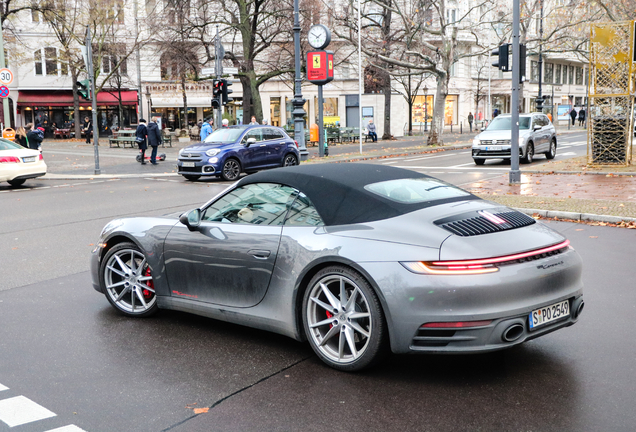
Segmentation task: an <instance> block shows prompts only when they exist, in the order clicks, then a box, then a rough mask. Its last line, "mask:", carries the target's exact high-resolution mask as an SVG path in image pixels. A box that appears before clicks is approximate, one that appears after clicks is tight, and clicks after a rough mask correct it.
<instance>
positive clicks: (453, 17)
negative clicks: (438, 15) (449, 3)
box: [446, 9, 457, 24]
mask: <svg viewBox="0 0 636 432" xmlns="http://www.w3.org/2000/svg"><path fill="white" fill-rule="evenodd" d="M446 22H447V23H448V24H454V23H456V22H457V9H446Z"/></svg>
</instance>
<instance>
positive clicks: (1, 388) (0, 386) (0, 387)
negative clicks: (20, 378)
mask: <svg viewBox="0 0 636 432" xmlns="http://www.w3.org/2000/svg"><path fill="white" fill-rule="evenodd" d="M2 390H9V387H5V386H3V385H2V384H0V391H2Z"/></svg>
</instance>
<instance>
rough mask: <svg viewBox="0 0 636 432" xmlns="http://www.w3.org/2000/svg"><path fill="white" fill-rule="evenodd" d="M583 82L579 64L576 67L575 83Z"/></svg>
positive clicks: (581, 69)
mask: <svg viewBox="0 0 636 432" xmlns="http://www.w3.org/2000/svg"><path fill="white" fill-rule="evenodd" d="M582 84H583V68H582V67H580V66H577V67H576V85H582Z"/></svg>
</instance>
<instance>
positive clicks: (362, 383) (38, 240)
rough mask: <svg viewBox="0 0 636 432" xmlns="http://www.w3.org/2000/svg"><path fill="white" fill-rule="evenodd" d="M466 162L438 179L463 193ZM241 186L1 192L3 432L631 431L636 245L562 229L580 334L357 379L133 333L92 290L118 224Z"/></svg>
mask: <svg viewBox="0 0 636 432" xmlns="http://www.w3.org/2000/svg"><path fill="white" fill-rule="evenodd" d="M458 153H460V154H458V155H457V156H447V158H448V161H449V162H445V163H443V164H438V163H437V162H435V165H434V166H442V167H444V168H443V170H444V172H445V173H446V174H445V175H447V178H446V179H447V180H448V179H455V180H454V181H453V182H454V183H459V182H463V181H464V178H463V176H464V175H465V174H464V173H463V171H462V170H456V168H453V165H451V164H450V163H455V162H458V163H459V162H461V161H457V160H456V159H455V158H456V157H458V158H459V157H462V155H461V152H458ZM463 157H464V158H465V155H464V156H463ZM438 160H439V159H438ZM443 160H446V159H443ZM464 160H465V159H464ZM433 161H435V159H433V160H431V161H430V162H427V164H429V163H430V164H431V165H432V163H433ZM406 162H409V161H406ZM406 162H405V163H406ZM410 163H413V164H415V163H417V164H422V165H421V166H423V162H422V161H421V160H420V161H410ZM461 163H466V162H465V161H464V162H461ZM418 166H420V165H418ZM429 168H430V167H429ZM481 168H483V169H484V170H488V169H492V167H490V166H489V165H487V166H485V167H480V170H479V172H482V171H481ZM431 169H437V168H431ZM451 170H453V171H458V172H461V174H455V175H451ZM440 171H442V169H440ZM484 175H490V174H489V172H488V171H486V174H484ZM227 185H228V184H227V183H224V182H220V181H216V180H212V181H207V182H197V183H190V182H186V181H184V180H182V179H180V178H178V177H175V178H164V179H143V178H140V179H125V180H113V181H106V182H104V181H91V180H87V181H69V182H56V181H39V182H38V181H36V182H34V183H33V184H31V187H29V188H24V189H18V190H20V192H14V191H13V190H9V189H6V188H4V186H3V187H2V188H0V215H1V217H2V222H3V223H2V224H0V256H2V260H1V261H0V263H1V264H0V266H1V267H0V431H3V432H4V431H12V432H14V431H19V432H42V431H50V430H55V429H57V428H64V429H60V431H59V432H77V431H79V430H84V431H87V432H97V431H164V430H170V431H179V432H181V431H183V432H185V431H188V432H190V431H277V430H280V431H322V430H324V429H325V428H328V429H329V430H334V431H341V430H342V431H344V430H370V431H397V430H406V431H412V430H414V431H419V430H422V431H428V430H431V431H456V430H533V431H552V430H554V431H566V430H568V431H569V430H572V431H575V430H587V431H597V430H598V431H601V430H612V431H621V430H625V431H628V430H633V425H634V424H636V413H635V412H634V410H633V402H632V401H633V388H635V387H636V373H634V369H635V365H636V363H635V360H634V359H636V346H635V345H634V344H633V343H631V340H632V339H633V337H632V335H631V333H632V332H631V328H633V325H634V324H636V322H635V321H636V315H635V314H634V309H635V306H634V305H635V304H636V292H635V291H634V290H633V284H632V285H630V284H629V283H628V282H627V281H631V280H632V279H633V277H632V274H631V271H630V270H631V266H630V265H629V263H630V262H632V261H633V257H634V256H635V255H636V232H635V231H634V230H623V229H616V228H609V227H592V226H587V225H577V224H570V223H561V222H548V223H549V224H550V226H551V227H553V228H555V229H557V230H559V231H561V232H563V233H564V234H565V235H566V236H567V237H568V238H569V239H570V240H571V242H572V244H573V246H574V247H575V248H576V249H577V250H578V252H579V253H580V254H581V256H582V258H583V260H584V263H585V267H584V281H585V286H586V288H585V298H586V309H585V312H584V313H583V316H582V319H581V320H580V322H579V323H578V324H577V325H575V326H573V327H571V328H568V329H564V330H562V331H559V332H556V333H554V334H551V335H548V336H545V337H543V338H540V339H537V340H534V341H531V342H528V343H526V344H524V345H523V346H521V347H518V348H515V349H512V350H508V351H504V352H499V353H493V354H488V355H476V356H458V357H452V356H392V357H390V358H389V359H388V361H387V362H386V363H384V364H382V365H381V366H379V367H377V368H375V369H373V370H370V371H366V372H364V373H359V374H344V373H339V372H336V371H333V370H331V369H328V368H327V367H325V366H323V365H322V363H320V362H319V361H318V360H317V359H316V358H315V357H314V355H313V353H312V352H311V350H310V348H309V347H308V346H307V345H306V344H302V343H298V342H295V341H293V340H291V339H288V338H285V337H282V336H279V335H274V334H269V333H266V332H262V331H257V330H254V329H248V328H244V327H240V326H236V325H232V324H227V323H223V322H218V321H214V320H211V319H206V318H201V317H195V316H189V315H186V314H183V313H177V312H162V313H160V314H159V315H158V316H156V317H154V318H151V319H143V320H134V319H127V318H124V317H122V316H120V315H118V314H116V313H115V311H114V310H113V309H112V308H111V307H110V305H109V304H108V302H107V300H106V299H105V298H104V297H103V296H102V295H100V294H98V293H97V292H95V291H94V290H93V289H92V288H91V286H90V276H89V274H88V271H87V269H88V255H89V252H90V250H91V249H92V248H93V246H94V242H95V241H96V240H97V236H98V234H99V231H100V230H101V228H102V227H103V225H104V224H105V223H106V222H107V221H108V220H110V219H112V218H113V217H117V216H122V215H132V214H135V215H138V214H145V215H161V214H167V213H174V212H178V211H183V210H186V209H189V208H192V207H195V206H198V205H199V204H200V203H202V202H204V201H206V200H208V199H210V198H211V197H212V196H214V195H215V194H216V193H218V192H220V191H221V190H222V189H223V188H225V187H227ZM197 408H198V409H204V411H205V408H208V411H207V412H205V413H202V414H199V415H195V411H194V410H195V409H197ZM8 413H13V414H14V416H13V417H10V418H11V419H12V420H10V419H9V417H8V416H9V414H8ZM21 416H22V417H21ZM7 421H9V422H11V421H13V423H11V424H15V426H14V427H9V425H8V423H7ZM73 425H74V426H75V428H73V427H72V426H73Z"/></svg>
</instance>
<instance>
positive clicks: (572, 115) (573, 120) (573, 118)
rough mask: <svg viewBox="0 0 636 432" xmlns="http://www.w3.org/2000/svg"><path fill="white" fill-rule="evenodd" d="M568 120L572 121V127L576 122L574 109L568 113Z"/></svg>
mask: <svg viewBox="0 0 636 432" xmlns="http://www.w3.org/2000/svg"><path fill="white" fill-rule="evenodd" d="M570 118H571V119H572V126H574V123H575V122H576V110H575V109H574V108H572V111H570Z"/></svg>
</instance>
